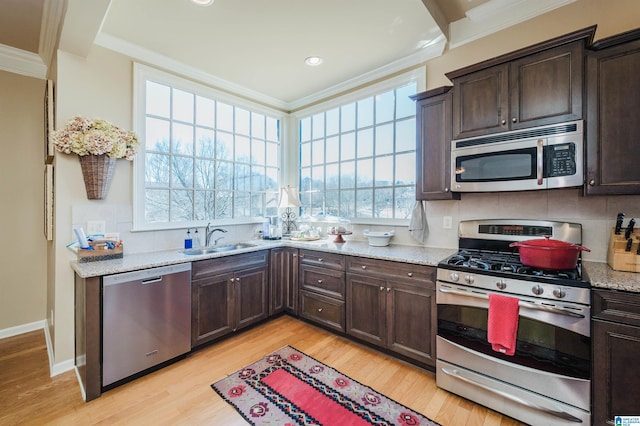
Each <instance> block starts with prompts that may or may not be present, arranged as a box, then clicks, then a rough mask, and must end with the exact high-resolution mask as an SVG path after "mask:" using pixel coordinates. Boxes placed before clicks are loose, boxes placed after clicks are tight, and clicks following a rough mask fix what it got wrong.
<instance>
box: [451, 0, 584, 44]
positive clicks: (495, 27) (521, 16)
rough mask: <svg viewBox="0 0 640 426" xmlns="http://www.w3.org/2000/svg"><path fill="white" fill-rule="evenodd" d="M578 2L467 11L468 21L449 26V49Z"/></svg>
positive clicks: (535, 1)
mask: <svg viewBox="0 0 640 426" xmlns="http://www.w3.org/2000/svg"><path fill="white" fill-rule="evenodd" d="M575 1H576V0H516V1H514V0H492V1H490V2H488V3H484V4H482V5H480V6H478V7H475V8H473V9H471V10H469V11H467V13H466V17H465V18H462V19H460V20H458V21H455V22H452V23H451V24H450V25H449V48H450V49H453V48H455V47H458V46H462V45H463V44H466V43H470V42H472V41H474V40H477V39H479V38H482V37H485V36H487V35H489V34H492V33H495V32H497V31H500V30H503V29H505V28H508V27H511V26H513V25H516V24H519V23H521V22H524V21H526V20H529V19H532V18H535V17H536V16H539V15H542V14H544V13H547V12H549V11H552V10H554V9H557V8H559V7H562V6H565V5H567V4H570V3H573V2H575Z"/></svg>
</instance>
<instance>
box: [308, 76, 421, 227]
mask: <svg viewBox="0 0 640 426" xmlns="http://www.w3.org/2000/svg"><path fill="white" fill-rule="evenodd" d="M416 91H417V84H416V82H415V81H413V82H407V80H406V79H405V80H404V81H403V82H402V83H401V84H396V85H395V87H392V88H386V89H384V90H379V91H378V92H377V93H374V94H373V95H370V96H366V97H361V98H360V99H358V100H355V101H353V102H343V103H342V104H340V105H338V106H336V107H332V108H331V109H323V110H321V111H320V112H316V113H313V114H309V115H306V116H302V117H301V118H300V119H299V123H298V124H299V144H300V197H301V198H300V200H301V202H302V205H303V206H302V208H303V211H304V213H305V214H308V215H318V214H324V215H329V214H331V215H336V216H340V217H343V218H350V219H357V218H362V219H363V220H364V221H366V220H367V219H408V218H409V217H410V216H411V209H412V207H413V205H414V203H415V184H416V176H415V170H416V108H415V104H414V102H413V101H412V100H411V99H410V98H409V96H410V95H413V94H415V93H416Z"/></svg>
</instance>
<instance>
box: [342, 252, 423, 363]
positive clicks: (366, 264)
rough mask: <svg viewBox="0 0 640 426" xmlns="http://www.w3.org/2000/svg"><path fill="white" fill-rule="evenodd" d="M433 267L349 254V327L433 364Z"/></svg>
mask: <svg viewBox="0 0 640 426" xmlns="http://www.w3.org/2000/svg"><path fill="white" fill-rule="evenodd" d="M434 281H435V268H433V267H429V266H424V265H410V264H404V263H399V262H392V261H383V260H375V259H366V258H360V257H351V256H348V257H347V274H346V290H347V295H346V300H347V307H346V315H347V318H346V331H347V334H349V335H351V336H353V337H355V338H358V339H360V340H363V341H366V342H369V343H372V344H374V345H377V346H379V347H382V348H385V349H389V350H391V351H393V352H395V353H397V354H399V355H403V356H404V357H407V358H410V359H412V360H416V361H418V362H420V363H423V364H427V365H430V366H433V365H435V337H436V317H435V315H436V306H435V284H434Z"/></svg>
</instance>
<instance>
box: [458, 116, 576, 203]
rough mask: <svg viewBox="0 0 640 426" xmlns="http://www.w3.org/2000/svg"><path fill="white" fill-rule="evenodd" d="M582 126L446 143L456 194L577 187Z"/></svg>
mask: <svg viewBox="0 0 640 426" xmlns="http://www.w3.org/2000/svg"><path fill="white" fill-rule="evenodd" d="M582 129H583V122H582V121H572V122H569V123H564V124H556V125H549V126H542V127H536V128H531V129H527V130H517V131H511V132H504V133H497V134H494V135H490V136H482V137H476V138H468V139H458V140H454V141H452V142H451V173H452V174H451V183H452V190H453V191H457V192H485V191H526V190H535V189H551V188H565V187H572V186H582V184H583V181H584V166H583V161H584V160H583V158H584V146H583V145H584V138H583V130H582Z"/></svg>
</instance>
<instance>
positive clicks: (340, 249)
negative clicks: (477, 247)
mask: <svg viewBox="0 0 640 426" xmlns="http://www.w3.org/2000/svg"><path fill="white" fill-rule="evenodd" d="M249 243H250V244H253V245H254V246H253V247H247V248H242V249H238V250H233V251H228V252H222V253H208V254H203V255H196V256H193V255H186V254H184V253H181V252H180V249H174V250H165V251H157V252H150V253H136V254H127V253H126V252H125V253H124V257H123V258H122V259H113V260H104V261H99V262H88V263H78V262H77V261H72V262H71V267H72V268H73V270H74V271H75V272H76V273H77V275H78V276H79V277H80V278H90V277H97V276H102V275H111V274H119V273H122V272H129V271H135V270H140V269H148V268H155V267H158V266H166V265H174V264H178V263H184V262H194V261H198V260H203V259H213V258H218V257H224V256H231V255H235V254H240V253H250V252H253V251H259V250H265V249H270V248H274V247H296V248H305V249H310V250H320V251H324V252H331V253H339V254H348V255H354V256H361V257H368V258H372V259H383V260H393V261H398V262H406V263H415V264H420V265H428V266H437V265H438V262H439V261H441V260H442V259H445V258H446V257H449V256H451V255H452V254H454V253H455V252H456V251H457V250H456V249H446V248H429V247H422V246H410V245H400V244H390V245H389V246H387V247H373V246H370V245H369V244H368V243H367V242H365V241H347V242H345V243H338V244H336V243H334V242H333V241H332V240H330V239H322V240H318V241H304V242H303V241H291V240H278V241H269V240H252V241H249Z"/></svg>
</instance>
